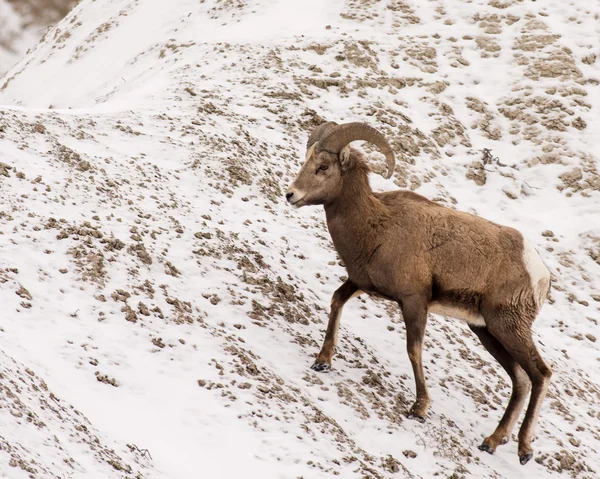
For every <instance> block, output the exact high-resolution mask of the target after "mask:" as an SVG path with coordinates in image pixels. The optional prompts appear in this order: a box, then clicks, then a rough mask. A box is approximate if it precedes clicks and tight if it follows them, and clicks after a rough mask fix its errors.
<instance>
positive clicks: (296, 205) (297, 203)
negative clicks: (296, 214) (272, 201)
mask: <svg viewBox="0 0 600 479" xmlns="http://www.w3.org/2000/svg"><path fill="white" fill-rule="evenodd" d="M290 205H292V206H293V207H294V208H300V207H301V206H304V205H305V203H304V196H303V197H302V198H300V199H298V200H296V201H290Z"/></svg>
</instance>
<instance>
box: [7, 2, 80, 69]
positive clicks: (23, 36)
mask: <svg viewBox="0 0 600 479" xmlns="http://www.w3.org/2000/svg"><path fill="white" fill-rule="evenodd" d="M76 3H77V1H76V0H0V75H3V74H4V73H5V72H6V71H7V70H8V69H9V68H10V67H11V66H13V65H14V64H15V63H16V62H17V61H18V60H19V59H20V58H21V57H23V56H24V55H25V52H26V51H27V50H28V49H29V48H31V47H33V46H34V45H35V44H36V43H37V42H38V41H39V40H40V38H42V37H43V35H44V33H45V32H46V31H47V29H48V27H49V26H52V25H54V24H55V23H57V22H58V21H59V20H61V19H62V18H63V17H64V16H65V15H66V14H67V13H68V12H69V10H70V9H71V8H72V7H73V6H74V5H75V4H76Z"/></svg>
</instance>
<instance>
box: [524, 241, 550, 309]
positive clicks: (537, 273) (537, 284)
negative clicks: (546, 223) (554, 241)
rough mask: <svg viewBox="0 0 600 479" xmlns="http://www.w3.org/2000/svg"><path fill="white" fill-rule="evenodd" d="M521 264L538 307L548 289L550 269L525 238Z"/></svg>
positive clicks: (544, 298)
mask: <svg viewBox="0 0 600 479" xmlns="http://www.w3.org/2000/svg"><path fill="white" fill-rule="evenodd" d="M523 264H524V265H525V269H526V270H527V274H529V279H530V281H531V289H532V290H533V296H534V298H535V301H536V304H537V305H538V307H539V306H541V305H542V304H543V303H544V301H545V300H546V295H547V294H548V289H550V271H548V268H546V265H545V264H544V262H543V261H542V258H540V255H539V254H538V252H537V251H536V250H535V248H534V247H533V245H532V244H531V243H530V242H529V241H527V239H525V238H523Z"/></svg>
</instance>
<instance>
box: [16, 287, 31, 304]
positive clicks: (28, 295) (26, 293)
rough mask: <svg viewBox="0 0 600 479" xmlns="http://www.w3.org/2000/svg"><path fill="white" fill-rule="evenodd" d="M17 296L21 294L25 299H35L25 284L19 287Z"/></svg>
mask: <svg viewBox="0 0 600 479" xmlns="http://www.w3.org/2000/svg"><path fill="white" fill-rule="evenodd" d="M16 294H17V296H20V297H21V298H23V299H27V300H29V301H31V300H32V299H33V296H31V293H30V292H29V291H27V290H26V289H25V288H24V287H23V286H21V287H20V288H19V290H18V291H16Z"/></svg>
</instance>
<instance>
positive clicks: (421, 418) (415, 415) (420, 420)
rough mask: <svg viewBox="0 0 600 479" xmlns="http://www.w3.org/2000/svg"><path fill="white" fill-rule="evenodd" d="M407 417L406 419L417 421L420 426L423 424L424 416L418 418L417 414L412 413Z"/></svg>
mask: <svg viewBox="0 0 600 479" xmlns="http://www.w3.org/2000/svg"><path fill="white" fill-rule="evenodd" d="M407 417H408V419H414V420H415V421H419V422H420V423H421V424H423V423H424V422H425V417H424V416H419V415H418V414H415V413H413V412H409V413H408V416H407Z"/></svg>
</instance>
